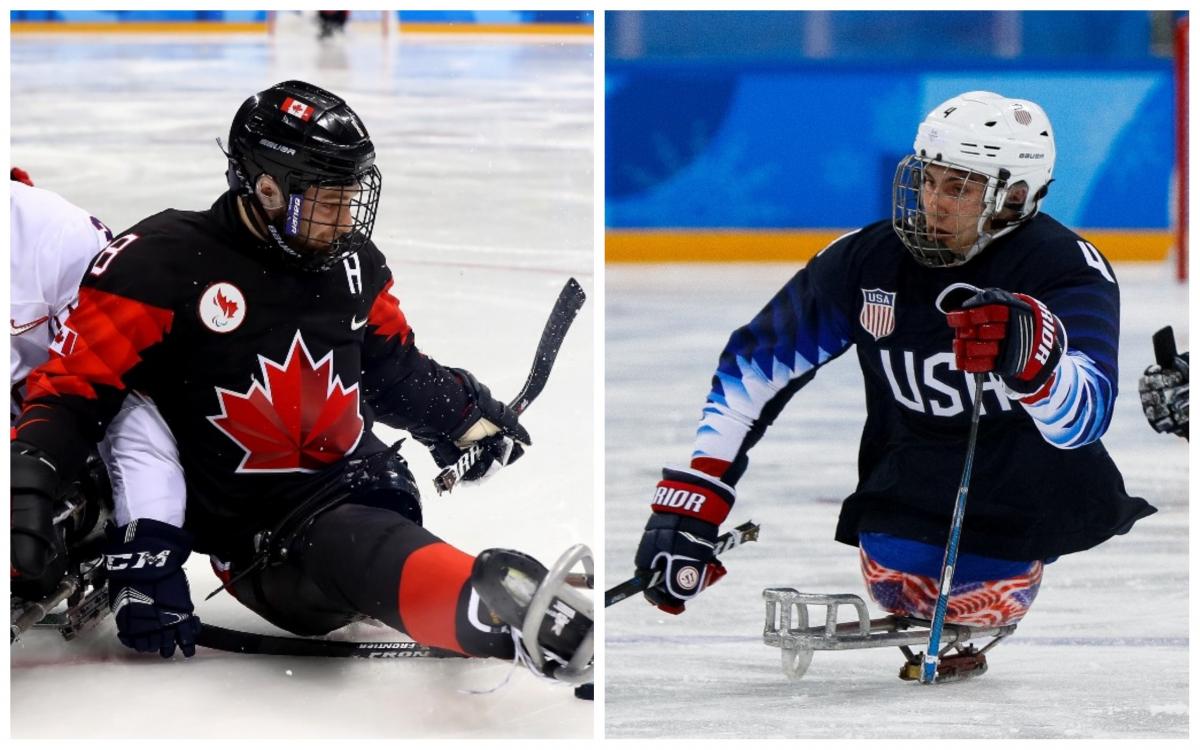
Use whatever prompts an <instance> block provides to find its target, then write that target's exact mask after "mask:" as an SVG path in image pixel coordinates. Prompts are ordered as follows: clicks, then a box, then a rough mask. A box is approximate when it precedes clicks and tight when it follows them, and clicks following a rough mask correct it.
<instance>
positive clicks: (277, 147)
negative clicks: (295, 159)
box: [258, 138, 296, 156]
mask: <svg viewBox="0 0 1200 750" xmlns="http://www.w3.org/2000/svg"><path fill="white" fill-rule="evenodd" d="M258 143H259V145H262V146H266V147H267V148H272V149H275V150H276V151H278V152H280V153H283V154H287V155H288V156H295V155H296V149H294V148H289V147H288V146H284V145H281V144H278V143H276V142H275V141H269V140H267V139H266V138H260V139H259V140H258Z"/></svg>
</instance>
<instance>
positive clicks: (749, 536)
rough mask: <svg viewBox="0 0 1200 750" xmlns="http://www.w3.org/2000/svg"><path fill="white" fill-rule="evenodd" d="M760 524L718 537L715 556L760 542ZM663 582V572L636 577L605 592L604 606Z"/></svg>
mask: <svg viewBox="0 0 1200 750" xmlns="http://www.w3.org/2000/svg"><path fill="white" fill-rule="evenodd" d="M758 528H759V526H758V524H756V523H755V522H753V521H747V522H745V523H744V524H742V525H741V526H737V527H735V528H734V529H733V530H732V531H726V532H725V533H724V534H722V535H721V536H719V537H717V543H716V546H714V547H713V554H714V555H723V554H725V553H726V552H728V551H729V550H731V549H733V548H734V547H740V546H741V545H743V544H745V543H746V542H756V541H758ZM661 582H662V570H655V571H654V572H652V573H651V574H650V576H649V577H648V578H647V577H645V576H643V575H635V576H634V577H633V578H630V579H629V580H628V581H625V582H624V583H618V584H617V585H616V586H613V587H612V588H611V589H609V590H608V591H605V592H604V606H605V607H611V606H612V605H614V604H616V603H617V602H623V601H625V600H626V599H628V598H629V597H631V596H633V595H634V594H640V593H641V592H643V591H645V590H646V589H650V588H654V587H655V586H657V585H658V584H659V583H661Z"/></svg>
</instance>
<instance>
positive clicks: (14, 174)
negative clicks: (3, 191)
mask: <svg viewBox="0 0 1200 750" xmlns="http://www.w3.org/2000/svg"><path fill="white" fill-rule="evenodd" d="M8 179H10V180H12V181H13V182H23V183H25V184H26V185H28V186H29V187H33V178H32V177H30V176H29V173H28V172H26V171H25V170H24V169H21V168H20V167H12V168H11V169H9V170H8Z"/></svg>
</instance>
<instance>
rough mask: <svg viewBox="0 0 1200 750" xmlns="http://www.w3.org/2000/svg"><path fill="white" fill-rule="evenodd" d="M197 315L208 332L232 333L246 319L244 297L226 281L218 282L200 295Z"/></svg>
mask: <svg viewBox="0 0 1200 750" xmlns="http://www.w3.org/2000/svg"><path fill="white" fill-rule="evenodd" d="M199 314H200V322H201V323H203V324H204V326H205V327H206V328H208V330H210V331H213V332H214V333H232V332H233V331H236V330H237V328H238V326H240V325H241V324H242V321H244V320H245V319H246V297H245V295H243V294H242V290H241V289H238V288H237V287H236V286H234V285H233V284H230V283H229V282H228V281H218V282H216V283H215V284H210V285H209V286H208V288H207V289H205V290H204V293H203V294H201V295H200V308H199Z"/></svg>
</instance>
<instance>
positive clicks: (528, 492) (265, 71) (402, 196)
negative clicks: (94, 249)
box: [11, 30, 596, 737]
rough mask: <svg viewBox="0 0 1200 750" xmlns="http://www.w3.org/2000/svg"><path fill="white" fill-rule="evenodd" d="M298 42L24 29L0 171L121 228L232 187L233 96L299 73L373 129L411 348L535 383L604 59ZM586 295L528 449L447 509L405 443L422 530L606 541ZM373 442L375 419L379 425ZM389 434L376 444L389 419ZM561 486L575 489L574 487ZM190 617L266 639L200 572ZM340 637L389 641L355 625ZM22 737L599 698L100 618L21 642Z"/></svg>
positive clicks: (405, 721)
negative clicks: (186, 645) (596, 497)
mask: <svg viewBox="0 0 1200 750" xmlns="http://www.w3.org/2000/svg"><path fill="white" fill-rule="evenodd" d="M313 37H315V30H313V31H312V33H311V35H309V34H307V33H306V34H305V35H304V36H295V37H292V38H287V39H283V40H282V41H281V42H277V43H271V42H269V41H267V40H266V39H264V38H259V37H245V38H243V37H237V38H214V37H212V36H208V35H206V36H204V37H203V38H196V37H171V38H169V39H162V38H151V37H145V36H126V37H120V38H117V37H100V38H97V37H90V36H82V35H69V36H61V37H18V38H16V39H14V40H13V43H12V102H13V106H12V111H13V124H12V135H11V137H12V159H13V163H14V164H19V165H21V166H23V167H25V168H26V169H27V170H29V172H30V173H31V174H32V175H33V177H34V179H35V181H36V182H37V183H38V185H40V186H42V187H46V188H49V189H51V190H54V191H57V192H59V193H61V194H63V195H64V196H66V197H67V198H68V199H69V200H71V201H73V202H75V203H77V204H78V205H80V206H83V207H86V208H88V209H89V210H90V211H92V212H94V213H95V214H96V215H97V216H99V217H101V218H103V219H104V221H106V222H107V223H108V224H109V225H110V226H111V227H112V228H113V229H114V230H117V231H119V230H121V229H124V228H125V227H128V226H129V225H131V224H133V223H134V222H135V221H138V220H139V219H141V218H143V217H145V216H148V215H150V214H152V213H155V212H157V211H159V210H162V209H164V208H168V207H175V208H187V209H198V208H206V207H208V206H209V205H210V204H211V203H212V201H213V200H214V199H215V198H216V197H217V196H218V195H219V194H220V193H221V192H222V191H223V190H224V189H225V178H224V169H225V162H224V158H223V157H222V156H221V153H220V152H219V151H218V149H217V146H216V144H215V143H214V139H215V138H216V137H218V136H220V137H222V138H224V137H225V136H226V135H227V133H228V130H229V121H230V119H231V118H232V116H233V113H234V111H235V110H236V109H237V107H238V105H240V104H241V102H242V101H243V100H244V99H245V98H246V97H247V96H249V95H250V94H252V93H254V92H256V91H258V90H260V89H263V88H266V87H267V86H269V85H271V84H274V83H277V82H279V81H283V80H287V79H291V78H300V79H304V80H308V81H311V82H313V83H316V84H318V85H321V86H324V87H326V88H329V89H331V90H333V91H335V92H337V93H339V94H340V95H341V96H343V97H344V98H345V99H347V101H349V103H350V104H351V106H353V107H354V108H355V109H356V111H358V113H359V114H360V115H361V116H362V117H363V119H364V121H365V122H366V124H367V127H368V129H369V130H370V132H371V134H372V136H373V138H374V140H375V144H376V148H377V151H378V165H379V167H380V169H381V171H382V173H383V176H384V181H383V185H384V189H383V199H382V202H381V205H380V216H379V220H378V223H377V225H376V229H375V240H376V242H377V244H378V245H379V246H380V248H381V249H383V250H384V252H385V253H387V255H388V257H389V261H390V264H391V267H392V270H393V272H394V273H395V275H396V287H395V289H396V291H397V294H398V296H399V297H400V300H401V305H402V307H403V309H404V310H405V312H406V314H407V316H408V319H409V321H410V322H411V323H412V325H413V327H414V330H415V331H416V332H417V336H418V338H417V341H418V344H419V345H420V346H421V347H422V349H423V350H424V351H425V352H427V353H428V354H430V355H431V356H433V357H434V358H436V359H438V360H440V361H443V362H446V363H449V364H454V365H458V366H463V367H467V368H469V369H471V370H472V371H473V372H475V373H476V374H477V375H478V376H479V377H480V378H481V379H482V380H483V381H484V382H486V383H488V384H489V385H490V387H491V388H492V390H493V392H495V393H496V394H498V395H501V396H503V395H504V394H514V393H516V391H517V390H518V389H519V388H520V387H521V385H522V384H523V383H524V379H525V375H526V373H527V372H528V369H529V366H530V362H531V360H532V356H533V350H534V347H535V345H536V343H537V339H538V336H539V335H540V334H541V330H542V325H543V324H544V322H545V319H546V314H547V313H548V312H549V309H550V306H551V305H552V304H553V301H554V299H555V297H556V295H557V293H558V290H559V289H560V288H561V286H562V285H563V283H564V282H565V281H566V279H567V278H568V277H569V276H572V275H573V276H575V277H576V278H578V279H579V280H580V282H581V283H582V284H583V286H584V289H585V290H586V291H587V292H588V294H589V295H592V296H593V297H594V296H595V290H594V288H593V284H592V277H593V260H592V258H593V255H592V234H593V233H592V169H593V166H592V165H593V158H592V89H593V86H592V48H591V46H590V45H589V44H586V43H584V44H580V43H577V42H572V43H560V42H557V41H547V42H543V43H538V44H517V43H513V42H509V41H505V40H503V39H496V40H494V41H492V40H485V41H482V42H481V41H470V40H466V39H458V40H455V41H452V42H449V41H436V40H419V41H412V40H411V39H409V38H407V37H406V38H404V39H403V40H393V41H392V42H391V43H390V44H384V43H383V42H382V41H381V40H380V39H379V37H378V36H377V35H361V34H360V35H358V36H352V37H351V38H350V39H348V40H343V41H345V42H347V43H345V44H341V43H339V44H326V45H318V43H317V42H316V40H315V38H313ZM593 307H594V303H589V304H588V305H586V306H585V307H584V310H583V312H582V313H581V315H580V317H579V319H578V320H577V322H576V324H575V326H574V327H573V328H572V330H571V332H570V335H569V336H568V337H567V340H566V344H565V346H564V347H563V350H562V352H561V354H560V356H559V359H558V364H557V365H556V367H555V370H554V372H553V374H552V376H551V378H550V382H549V384H548V386H547V388H546V390H545V392H544V393H543V394H542V396H541V398H540V399H539V400H538V401H537V402H536V403H535V404H534V405H533V406H532V407H531V408H530V410H529V411H528V412H527V415H526V417H525V419H524V420H523V421H524V422H525V424H526V425H527V426H528V428H529V431H530V432H531V434H532V435H533V438H534V441H535V447H534V448H533V449H532V450H531V451H530V453H529V454H528V455H527V456H526V457H525V458H524V459H522V461H521V462H520V463H519V464H516V465H514V466H513V467H511V468H510V469H507V470H505V471H504V472H502V473H501V474H499V475H498V476H497V477H495V478H494V479H492V480H491V481H489V482H488V483H487V484H485V485H484V486H483V487H480V488H474V489H471V488H464V489H461V490H457V491H455V492H454V493H453V494H452V495H450V496H448V497H437V496H436V495H435V494H434V492H433V489H432V484H431V480H432V478H433V477H434V476H435V474H436V472H437V469H436V467H435V465H434V464H433V462H432V460H430V459H429V457H428V454H427V453H426V452H425V450H424V449H423V448H421V447H420V446H417V445H413V446H412V447H410V448H408V449H407V450H406V451H405V455H406V457H407V458H408V459H409V461H410V464H411V466H412V469H413V473H414V474H415V476H416V477H417V479H418V482H419V483H420V485H421V486H422V488H423V490H425V491H426V496H425V498H424V501H425V515H426V525H427V526H428V527H429V528H430V529H432V530H434V531H435V532H436V533H438V534H440V535H442V536H444V537H445V538H446V539H447V540H449V541H451V542H452V543H454V544H455V545H457V546H459V547H461V548H463V549H465V550H467V551H468V552H478V551H479V550H481V549H484V548H487V547H512V548H516V549H521V550H524V551H527V552H529V553H531V554H533V555H535V556H537V557H538V558H540V559H541V560H543V561H544V562H546V563H547V564H549V563H550V562H552V561H553V560H554V559H555V558H556V557H557V556H558V554H559V553H561V552H562V551H563V550H565V549H566V547H567V546H569V545H570V544H573V543H576V542H585V543H588V544H590V545H592V546H593V548H594V547H595V544H596V540H595V538H594V536H593V520H592V519H593V516H592V504H591V502H590V488H591V486H592V476H593V458H592V456H593V440H592V433H593V430H592V421H593V412H592V397H593V393H594V389H593V386H592V361H593V360H592V350H593V346H592V342H593V332H592V321H593V314H592V309H593ZM384 432H387V431H386V429H385V430H384ZM389 434H390V433H389ZM567 489H569V491H565V490H567ZM188 572H189V577H190V578H191V582H192V591H193V595H194V598H195V599H196V600H197V603H198V608H197V611H198V613H199V615H200V616H201V618H203V619H205V620H207V621H210V622H212V623H214V624H219V625H224V626H228V627H236V628H243V629H247V630H254V631H259V632H264V633H275V632H278V631H275V630H273V629H272V628H271V627H270V626H268V625H267V624H266V623H264V622H263V621H261V620H260V619H259V618H258V617H257V616H255V615H254V614H252V613H251V612H249V611H248V610H245V609H243V608H242V607H241V606H240V605H238V604H237V603H236V602H234V601H233V600H232V599H231V598H230V597H229V596H227V595H221V596H218V597H217V598H215V599H213V600H212V601H210V602H201V601H200V600H202V599H203V597H204V596H205V595H206V594H207V593H208V592H209V591H211V590H212V589H214V588H215V587H216V586H217V585H218V581H217V579H216V577H215V576H214V575H213V574H212V572H211V571H210V570H209V568H208V564H207V561H206V560H204V559H201V558H198V557H196V558H193V559H192V560H191V561H190V562H189V564H188ZM341 635H342V636H343V637H355V638H357V639H366V640H385V639H386V640H391V639H393V638H394V637H395V636H394V634H392V633H390V631H386V630H384V629H380V628H375V629H367V628H364V627H359V628H358V629H356V630H354V631H353V632H351V633H346V634H341ZM11 667H12V675H11V676H12V679H11V685H12V700H11V708H12V714H11V720H12V734H13V736H15V737H43V736H61V737H98V736H110V737H111V736H126V737H133V736H137V737H232V736H240V737H334V736H342V737H389V736H390V737H400V736H407V737H422V736H456V737H520V736H559V737H581V736H583V737H586V736H591V734H592V704H591V703H588V702H584V701H579V700H576V699H575V698H574V697H573V696H572V694H571V693H572V691H571V690H569V689H565V688H563V687H562V686H555V685H546V684H544V683H542V682H539V681H538V680H537V679H535V678H534V677H533V676H532V675H531V674H529V673H528V672H526V671H524V670H521V672H520V673H518V674H515V675H514V676H513V678H512V681H511V682H510V683H509V685H508V686H507V687H506V688H504V689H501V690H499V691H497V692H494V693H492V694H489V695H482V696H476V695H466V694H463V693H460V692H459V691H460V690H468V689H469V690H480V689H487V688H490V687H493V686H495V685H497V684H499V683H500V682H501V681H502V680H503V679H504V677H505V675H506V674H507V673H508V669H509V667H508V665H507V664H506V663H501V662H497V661H493V660H487V661H473V662H469V663H468V662H458V661H455V662H442V661H419V660H414V661H404V660H401V661H395V662H393V661H385V662H368V661H363V660H335V659H331V660H325V661H322V660H320V659H312V658H309V659H286V658H278V657H247V656H239V655H232V654H224V653H218V652H212V651H207V650H203V651H201V652H200V653H199V654H198V655H197V657H196V658H194V659H191V660H188V661H187V662H184V661H182V660H180V659H178V658H177V659H176V660H175V661H174V662H170V663H168V662H161V661H160V660H159V659H158V657H156V656H155V657H148V656H140V655H138V654H135V653H133V652H131V651H127V650H126V649H124V648H122V647H121V646H120V645H119V644H118V643H117V641H116V638H115V635H114V628H113V625H112V623H111V620H110V621H108V622H106V623H104V624H103V626H102V627H101V628H100V629H99V630H98V631H96V632H94V633H91V634H89V635H87V636H85V637H83V638H81V639H79V640H78V641H75V642H71V643H64V642H62V641H61V639H59V638H58V636H57V635H54V634H51V633H45V632H37V633H31V634H29V635H28V636H26V637H25V638H23V639H22V640H21V641H20V642H19V643H17V644H16V645H15V646H14V647H13V648H12V652H11Z"/></svg>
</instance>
